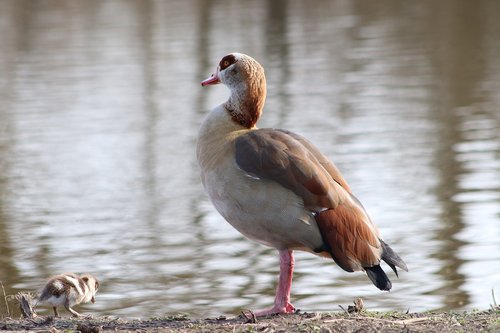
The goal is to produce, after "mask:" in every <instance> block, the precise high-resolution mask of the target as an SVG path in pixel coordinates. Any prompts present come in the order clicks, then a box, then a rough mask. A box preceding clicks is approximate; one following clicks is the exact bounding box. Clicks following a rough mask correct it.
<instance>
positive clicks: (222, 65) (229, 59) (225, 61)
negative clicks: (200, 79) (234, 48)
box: [219, 54, 236, 71]
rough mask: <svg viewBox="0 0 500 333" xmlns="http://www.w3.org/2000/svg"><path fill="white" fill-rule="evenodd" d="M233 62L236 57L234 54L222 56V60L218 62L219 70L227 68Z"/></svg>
mask: <svg viewBox="0 0 500 333" xmlns="http://www.w3.org/2000/svg"><path fill="white" fill-rule="evenodd" d="M235 62H236V57H235V56H234V55H232V54H229V55H227V56H225V57H224V58H222V60H221V61H220V63H219V66H220V70H221V71H222V70H224V69H226V68H228V67H229V66H231V65H232V64H234V63H235Z"/></svg>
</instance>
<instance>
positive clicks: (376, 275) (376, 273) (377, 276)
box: [363, 265, 392, 290]
mask: <svg viewBox="0 0 500 333" xmlns="http://www.w3.org/2000/svg"><path fill="white" fill-rule="evenodd" d="M363 268H364V269H365V271H366V275H368V277H369V278H370V280H372V282H373V284H374V285H375V287H377V288H378V289H380V290H391V288H392V283H391V280H389V278H388V277H387V275H386V274H385V272H384V270H383V269H382V268H381V267H380V265H376V266H372V267H363Z"/></svg>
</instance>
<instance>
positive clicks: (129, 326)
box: [0, 308, 500, 333]
mask: <svg viewBox="0 0 500 333" xmlns="http://www.w3.org/2000/svg"><path fill="white" fill-rule="evenodd" d="M0 330H2V331H4V332H21V331H36V332H58V331H73V332H74V331H80V332H82V333H91V332H92V333H95V332H103V331H116V332H159V331H162V332H212V333H218V332H321V333H328V332H357V333H361V332H440V333H448V332H450V333H451V332H457V333H458V332H500V309H498V308H496V309H489V310H483V311H469V312H422V313H401V312H372V311H362V312H360V313H347V312H332V313H297V314H291V315H283V316H273V317H269V318H262V319H260V318H259V319H257V320H256V321H255V322H252V320H251V319H250V320H249V319H247V318H244V317H243V316H238V317H232V318H226V317H223V316H221V317H219V318H207V319H190V318H187V317H185V316H183V315H178V316H170V317H162V318H148V319H127V318H117V317H92V318H89V317H88V318H81V319H80V318H72V317H62V318H54V317H46V316H43V317H37V318H34V319H14V318H1V319H0Z"/></svg>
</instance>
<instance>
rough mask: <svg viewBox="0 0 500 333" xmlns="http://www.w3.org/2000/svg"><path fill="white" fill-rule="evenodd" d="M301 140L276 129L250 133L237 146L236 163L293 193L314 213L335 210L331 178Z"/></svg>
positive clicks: (335, 197)
mask: <svg viewBox="0 0 500 333" xmlns="http://www.w3.org/2000/svg"><path fill="white" fill-rule="evenodd" d="M298 137H299V136H297V135H294V134H292V133H290V132H286V131H282V130H275V129H258V130H255V131H251V132H249V133H248V134H245V135H242V136H240V137H239V138H238V139H237V140H236V142H235V159H236V163H237V165H238V167H239V168H240V169H242V170H243V171H245V172H247V173H248V174H249V175H251V176H254V177H258V178H261V179H266V180H272V181H276V182H278V183H279V184H281V185H282V186H283V187H286V188H287V189H289V190H291V191H293V192H294V193H295V194H297V195H298V196H299V197H301V198H302V199H303V200H304V205H305V206H306V207H308V208H310V209H311V210H317V209H321V208H330V207H335V206H336V205H337V204H338V201H339V199H338V196H337V193H336V192H335V191H332V184H333V183H334V181H333V179H332V177H331V175H330V174H329V173H328V172H327V171H326V169H325V167H324V166H323V165H322V164H321V162H320V161H319V160H318V158H317V157H316V156H315V154H314V153H313V152H312V151H311V150H310V149H308V147H307V146H306V145H304V143H303V142H301V140H298V139H297V138H298ZM304 140H305V139H304ZM308 144H309V145H310V146H311V147H312V144H310V143H308ZM325 159H326V158H325Z"/></svg>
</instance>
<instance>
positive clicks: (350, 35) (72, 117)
mask: <svg viewBox="0 0 500 333" xmlns="http://www.w3.org/2000/svg"><path fill="white" fill-rule="evenodd" d="M499 15H500V3H498V2H497V1H475V2H471V1H465V0H464V1H451V2H443V1H439V2H438V1H419V2H412V3H406V2H405V3H404V4H403V3H401V2H399V1H377V2H376V3H375V2H368V1H320V2H315V3H314V4H312V3H309V2H307V3H306V2H301V1H285V0H280V1H269V2H267V1H263V0H262V1H251V2H250V1H248V2H243V1H241V2H237V1H202V0H199V1H195V0H189V1H168V2H166V1H165V2H163V1H77V0H75V1H57V0H47V1H28V0H24V1H23V0H19V1H18V0H6V1H1V2H0V45H1V52H0V253H1V256H0V281H1V282H2V283H3V286H4V287H5V289H6V293H7V294H15V293H16V292H17V291H20V290H32V291H34V290H36V289H37V288H39V287H40V286H41V285H42V284H43V282H44V280H45V279H46V278H47V277H49V276H50V275H52V274H55V273H60V272H65V271H75V272H91V273H94V274H95V275H96V276H97V277H99V278H100V280H101V284H102V289H101V291H100V293H99V294H98V298H97V303H96V304H95V305H89V306H85V307H84V310H83V311H84V312H88V313H94V314H100V315H104V314H112V315H120V316H137V317H138V316H156V315H163V314H167V313H178V312H186V313H188V314H190V315H191V316H193V317H206V316H211V315H219V314H231V313H238V312H239V311H240V310H241V309H243V308H250V309H256V308H261V307H265V306H268V305H270V304H271V303H272V301H273V299H274V288H275V283H276V277H277V273H278V257H277V254H276V251H274V250H272V249H268V248H265V247H263V246H260V245H256V244H254V243H252V242H250V241H248V240H246V239H244V238H243V237H242V236H240V235H239V234H238V233H237V232H236V231H234V230H233V229H232V228H231V227H230V226H229V225H228V224H227V223H226V222H225V221H224V220H223V219H222V218H221V217H220V216H219V215H218V213H217V212H216V211H215V210H214V208H213V207H212V206H211V204H210V203H209V202H208V199H207V197H206V195H205V194H204V192H203V190H202V187H201V184H200V180H199V176H198V166H197V163H196V160H195V156H194V150H195V148H194V147H195V141H196V135H197V129H198V127H199V125H200V122H201V120H202V119H203V116H204V115H205V114H206V112H207V111H208V110H209V109H210V108H212V107H213V106H215V105H216V104H218V103H220V102H221V101H223V100H224V99H225V98H226V97H227V90H226V89H225V88H224V87H223V86H217V87H210V88H203V89H202V88H201V87H200V86H199V82H200V81H201V80H202V79H203V78H205V77H206V76H208V75H209V74H210V73H211V72H212V71H213V70H214V69H215V66H216V64H217V62H218V61H219V59H220V57H221V56H223V55H225V54H226V53H228V52H231V51H240V52H244V53H248V54H250V55H252V56H254V57H255V58H257V59H258V60H259V61H260V62H261V63H262V64H263V65H264V67H265V68H266V73H267V78H268V100H267V104H266V108H265V112H264V116H263V119H262V120H261V122H260V127H282V128H287V129H290V130H293V131H295V132H298V133H301V134H303V135H305V136H307V137H308V138H310V139H311V141H313V142H314V143H315V144H316V145H317V146H318V147H319V148H321V150H322V151H323V152H325V153H326V154H327V155H328V156H330V157H331V158H332V159H333V160H334V161H335V162H336V164H337V165H338V166H339V168H340V169H341V170H342V171H343V173H344V176H345V177H346V178H347V180H348V181H349V182H350V184H351V187H352V188H353V190H354V192H355V193H356V195H357V196H358V197H359V198H360V199H361V201H362V202H363V203H364V205H365V207H366V208H367V210H368V212H369V213H370V214H371V216H372V218H373V220H374V221H375V222H376V223H377V225H378V226H379V228H380V229H381V232H382V234H383V235H384V238H385V239H386V240H387V241H388V242H389V243H390V244H391V245H392V246H393V248H394V249H396V250H397V251H398V252H399V253H400V254H401V256H402V257H403V258H405V260H406V262H407V263H408V266H409V268H410V272H409V273H405V272H403V273H402V274H401V275H400V278H399V279H396V278H395V277H394V278H393V282H394V288H393V291H392V292H391V293H382V292H380V291H378V290H377V289H376V288H374V287H373V286H372V285H371V283H370V282H368V280H367V278H366V277H365V276H363V275H362V274H360V273H357V274H348V273H346V272H343V271H342V270H340V269H339V268H338V267H336V266H335V265H334V264H333V263H332V262H330V261H328V260H324V259H320V258H317V257H314V256H312V255H310V254H305V253H298V254H297V263H296V274H295V280H294V285H293V288H292V301H293V302H294V303H295V305H296V306H297V307H298V308H300V309H302V310H305V311H315V310H323V311H328V310H330V311H333V310H336V309H338V307H337V305H338V304H347V303H350V302H351V301H352V299H353V298H354V297H358V296H361V297H363V298H364V299H365V303H366V305H367V307H368V308H370V309H377V310H389V309H391V310H406V309H408V308H409V309H410V310H411V311H420V310H430V309H471V308H487V307H488V306H489V304H490V303H492V298H491V290H492V288H496V290H497V293H498V292H500V284H499V283H500V241H499V239H500V138H499V133H500V98H499V96H500V95H499V94H498V92H499V91H500V44H499V43H498V36H499V35H500V20H498V16H499ZM497 298H498V296H497ZM2 299H3V297H2ZM14 307H15V305H14V303H11V304H10V310H11V311H14V312H15V313H17V312H16V311H15V310H13V308H14ZM6 312H7V309H6V306H5V304H4V302H3V301H0V314H5V313H6Z"/></svg>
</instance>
